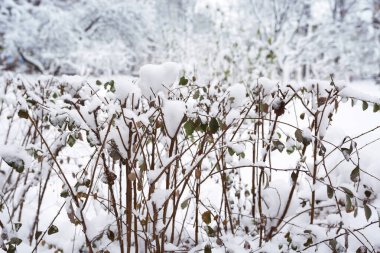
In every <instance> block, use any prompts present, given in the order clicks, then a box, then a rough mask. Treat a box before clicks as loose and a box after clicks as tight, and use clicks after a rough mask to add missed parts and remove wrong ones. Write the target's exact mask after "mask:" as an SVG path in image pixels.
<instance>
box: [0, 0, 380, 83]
mask: <svg viewBox="0 0 380 253" xmlns="http://www.w3.org/2000/svg"><path fill="white" fill-rule="evenodd" d="M379 30H380V0H321V1H311V0H270V1H267V0H239V1H217V0H189V1H181V0H176V1H171V0H143V1H138V0H130V1H122V0H93V1H84V0H49V1H44V0H0V66H1V70H0V71H7V70H10V71H17V72H22V73H45V74H54V75H60V74H81V75H115V74H123V75H124V74H128V75H135V74H136V73H137V70H138V69H139V67H140V66H141V65H142V64H145V63H148V62H154V63H159V62H162V61H168V60H172V61H178V62H181V63H184V64H185V65H187V66H188V67H189V68H193V69H194V68H195V66H196V69H195V71H197V72H199V73H201V74H204V75H206V76H207V77H217V78H218V79H219V80H228V81H231V82H239V81H241V80H250V78H253V77H256V76H267V77H270V78H277V79H282V80H287V79H298V80H300V79H305V78H328V76H329V74H330V73H334V74H335V76H336V78H339V79H350V80H354V79H377V80H379V79H380V32H379Z"/></svg>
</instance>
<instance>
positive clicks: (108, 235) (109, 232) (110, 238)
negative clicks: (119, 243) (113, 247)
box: [107, 229, 115, 242]
mask: <svg viewBox="0 0 380 253" xmlns="http://www.w3.org/2000/svg"><path fill="white" fill-rule="evenodd" d="M107 237H108V239H109V240H110V241H111V242H113V241H115V233H114V232H113V231H112V230H110V229H108V230H107Z"/></svg>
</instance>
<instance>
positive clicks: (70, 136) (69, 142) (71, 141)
mask: <svg viewBox="0 0 380 253" xmlns="http://www.w3.org/2000/svg"><path fill="white" fill-rule="evenodd" d="M75 141H76V140H75V137H74V136H72V135H69V138H68V139H67V144H68V145H69V146H70V147H72V146H74V144H75Z"/></svg>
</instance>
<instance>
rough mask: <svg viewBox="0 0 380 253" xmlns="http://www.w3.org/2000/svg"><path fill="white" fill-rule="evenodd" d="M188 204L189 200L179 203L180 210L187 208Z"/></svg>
mask: <svg viewBox="0 0 380 253" xmlns="http://www.w3.org/2000/svg"><path fill="white" fill-rule="evenodd" d="M189 203H190V199H186V200H185V201H183V202H182V203H181V208H182V209H185V208H186V207H188V206H189Z"/></svg>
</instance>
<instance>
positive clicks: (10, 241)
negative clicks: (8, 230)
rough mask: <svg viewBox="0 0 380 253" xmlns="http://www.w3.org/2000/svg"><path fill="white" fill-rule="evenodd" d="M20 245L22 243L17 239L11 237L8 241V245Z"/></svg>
mask: <svg viewBox="0 0 380 253" xmlns="http://www.w3.org/2000/svg"><path fill="white" fill-rule="evenodd" d="M20 243H22V240H21V239H20V238H18V237H12V238H11V239H10V240H9V244H14V245H20Z"/></svg>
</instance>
